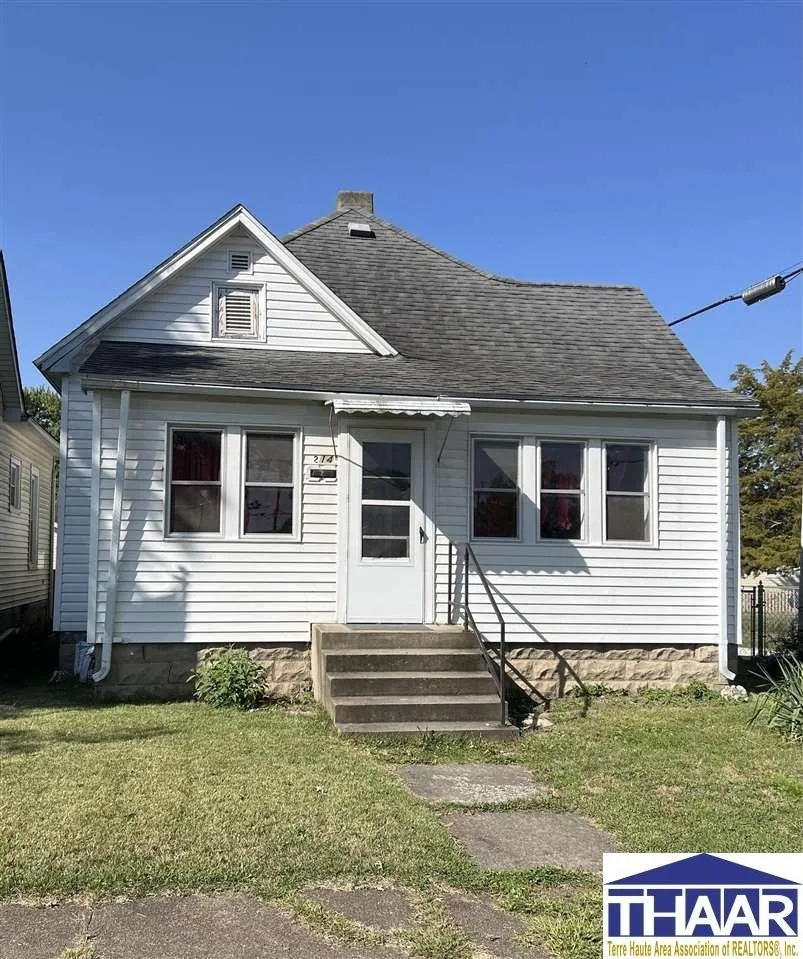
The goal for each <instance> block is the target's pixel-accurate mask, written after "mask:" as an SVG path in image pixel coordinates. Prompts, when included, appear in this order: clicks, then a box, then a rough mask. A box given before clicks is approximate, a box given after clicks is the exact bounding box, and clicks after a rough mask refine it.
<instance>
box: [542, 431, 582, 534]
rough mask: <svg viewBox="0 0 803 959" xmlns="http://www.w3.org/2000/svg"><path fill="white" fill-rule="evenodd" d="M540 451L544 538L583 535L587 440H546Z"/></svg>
mask: <svg viewBox="0 0 803 959" xmlns="http://www.w3.org/2000/svg"><path fill="white" fill-rule="evenodd" d="M539 452H540V481H541V482H540V503H539V522H538V529H539V536H540V538H541V539H576V540H579V539H583V525H584V521H585V517H584V514H585V468H584V467H585V444H584V443H563V442H551V441H550V442H543V443H540V444H539Z"/></svg>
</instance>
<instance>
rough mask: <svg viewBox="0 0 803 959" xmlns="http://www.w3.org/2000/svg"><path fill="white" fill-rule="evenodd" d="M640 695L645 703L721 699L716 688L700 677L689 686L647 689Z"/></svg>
mask: <svg viewBox="0 0 803 959" xmlns="http://www.w3.org/2000/svg"><path fill="white" fill-rule="evenodd" d="M640 696H641V699H642V700H643V701H644V702H645V703H700V702H704V701H705V700H714V699H717V700H718V699H721V697H720V695H719V694H718V693H717V691H716V690H715V689H711V687H710V686H706V684H705V683H701V682H700V680H699V679H695V680H692V682H690V683H689V684H688V686H676V687H675V688H674V689H645V690H643V691H642V693H641V694H640Z"/></svg>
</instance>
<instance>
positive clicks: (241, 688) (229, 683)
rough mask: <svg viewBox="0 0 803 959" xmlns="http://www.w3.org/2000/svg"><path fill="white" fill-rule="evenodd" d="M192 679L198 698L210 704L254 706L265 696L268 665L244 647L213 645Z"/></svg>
mask: <svg viewBox="0 0 803 959" xmlns="http://www.w3.org/2000/svg"><path fill="white" fill-rule="evenodd" d="M190 680H191V681H192V682H194V683H195V698H196V699H199V700H200V701H201V702H202V703H207V704H208V705H209V706H216V707H225V706H233V707H234V708H235V709H253V708H254V707H256V706H258V705H259V704H260V703H261V702H262V700H263V699H264V698H265V669H264V667H263V666H262V665H261V664H260V663H258V662H256V660H254V659H252V658H251V657H250V656H249V655H248V653H247V652H246V651H245V650H244V649H234V648H229V649H213V650H212V651H211V652H209V653H208V654H207V655H206V657H205V658H204V659H203V661H202V662H201V663H199V665H198V667H197V668H196V669H195V671H194V672H193V674H192V675H191V676H190Z"/></svg>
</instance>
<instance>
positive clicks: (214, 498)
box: [168, 429, 223, 533]
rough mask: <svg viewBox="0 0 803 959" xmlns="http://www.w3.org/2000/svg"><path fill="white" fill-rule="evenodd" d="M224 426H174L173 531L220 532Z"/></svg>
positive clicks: (170, 526) (170, 519) (170, 514)
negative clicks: (221, 427)
mask: <svg viewBox="0 0 803 959" xmlns="http://www.w3.org/2000/svg"><path fill="white" fill-rule="evenodd" d="M222 437H223V433H222V431H221V430H206V429H203V430H202V429H174V430H173V431H172V433H171V438H170V505H169V509H168V531H169V532H170V533H220V532H221V499H222V498H221V448H222Z"/></svg>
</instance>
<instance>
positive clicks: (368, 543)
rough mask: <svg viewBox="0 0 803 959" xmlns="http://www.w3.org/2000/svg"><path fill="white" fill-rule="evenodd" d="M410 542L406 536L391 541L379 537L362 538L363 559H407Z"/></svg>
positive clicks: (387, 538)
mask: <svg viewBox="0 0 803 959" xmlns="http://www.w3.org/2000/svg"><path fill="white" fill-rule="evenodd" d="M409 544H410V541H409V539H408V538H407V537H406V536H403V537H398V538H394V539H391V538H389V537H381V536H363V538H362V555H363V559H407V558H408V556H409V555H410V550H409Z"/></svg>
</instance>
